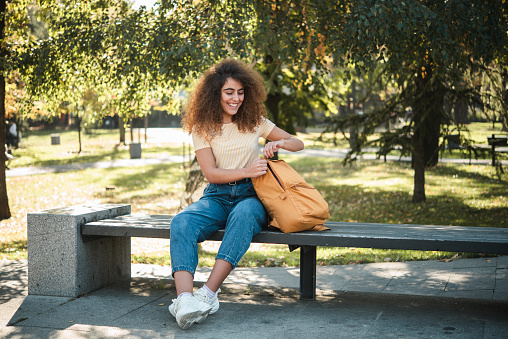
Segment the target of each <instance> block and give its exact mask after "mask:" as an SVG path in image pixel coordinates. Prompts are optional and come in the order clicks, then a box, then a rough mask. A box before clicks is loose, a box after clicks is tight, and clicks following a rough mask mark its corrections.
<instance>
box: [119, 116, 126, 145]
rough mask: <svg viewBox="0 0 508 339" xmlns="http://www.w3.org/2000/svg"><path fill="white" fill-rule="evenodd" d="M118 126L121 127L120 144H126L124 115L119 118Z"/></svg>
mask: <svg viewBox="0 0 508 339" xmlns="http://www.w3.org/2000/svg"><path fill="white" fill-rule="evenodd" d="M118 128H119V129H120V145H121V144H124V145H125V125H124V124H123V117H119V118H118Z"/></svg>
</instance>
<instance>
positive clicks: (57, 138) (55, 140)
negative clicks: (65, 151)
mask: <svg viewBox="0 0 508 339" xmlns="http://www.w3.org/2000/svg"><path fill="white" fill-rule="evenodd" d="M51 145H60V134H51Z"/></svg>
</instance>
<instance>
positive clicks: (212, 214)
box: [170, 180, 268, 275]
mask: <svg viewBox="0 0 508 339" xmlns="http://www.w3.org/2000/svg"><path fill="white" fill-rule="evenodd" d="M267 224H268V215H267V213H266V210H265V208H264V207H263V204H262V203H261V201H260V200H259V199H258V197H257V195H256V192H255V191H254V187H253V186H252V182H251V181H250V180H249V181H248V182H246V183H242V184H236V185H229V184H208V186H207V187H206V189H205V191H204V193H203V196H202V197H201V199H200V200H198V201H196V202H195V203H193V204H191V205H190V206H188V207H187V208H185V209H184V210H182V211H181V212H180V213H178V214H177V215H176V216H175V217H174V218H173V220H172V221H171V237H170V241H171V243H170V253H171V266H172V269H173V274H174V273H175V272H178V271H188V272H190V273H191V274H192V275H194V273H195V271H196V267H197V266H198V245H197V244H198V243H199V242H203V241H205V240H206V239H208V238H209V237H210V236H212V235H213V234H214V233H215V232H217V230H219V229H225V230H226V231H225V234H224V238H223V239H222V243H221V245H220V248H219V252H218V254H217V257H216V259H222V260H225V261H227V262H229V263H230V264H231V265H232V266H233V268H235V267H236V265H237V264H238V262H239V261H240V259H241V258H242V256H243V255H244V254H245V252H247V250H248V248H249V246H250V243H251V241H252V237H253V236H254V235H256V234H258V233H259V232H260V231H261V230H262V228H263V227H266V226H267Z"/></svg>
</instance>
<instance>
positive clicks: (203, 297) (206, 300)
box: [193, 287, 220, 322]
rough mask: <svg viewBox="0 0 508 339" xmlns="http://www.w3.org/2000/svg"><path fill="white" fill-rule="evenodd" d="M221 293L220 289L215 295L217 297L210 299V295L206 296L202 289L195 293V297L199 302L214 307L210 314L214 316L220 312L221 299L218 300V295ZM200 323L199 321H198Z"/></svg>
mask: <svg viewBox="0 0 508 339" xmlns="http://www.w3.org/2000/svg"><path fill="white" fill-rule="evenodd" d="M219 293H220V288H219V290H218V291H217V293H215V296H214V297H213V298H209V297H208V294H206V291H205V290H204V289H203V287H201V288H200V289H199V290H197V291H196V292H194V294H193V295H194V297H195V298H196V299H198V300H199V301H202V302H204V303H206V304H208V305H210V306H211V307H212V310H211V311H210V314H214V313H215V312H217V311H218V310H219V298H217V295H218V294H219ZM198 322H199V321H198Z"/></svg>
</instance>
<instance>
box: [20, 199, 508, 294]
mask: <svg viewBox="0 0 508 339" xmlns="http://www.w3.org/2000/svg"><path fill="white" fill-rule="evenodd" d="M130 213H131V208H130V205H111V204H103V205H77V206H71V207H65V208H59V209H53V210H46V211H41V212H36V213H29V214H28V293H29V294H36V295H53V296H69V297H77V296H80V295H82V294H85V293H88V292H91V291H93V290H96V289H99V288H101V287H104V286H107V285H109V284H113V283H115V282H117V281H119V280H122V279H126V278H130V276H131V252H130V238H131V237H152V238H169V236H170V232H169V231H170V224H171V218H172V216H169V215H133V214H130ZM326 226H328V227H329V228H331V230H329V231H323V232H315V231H307V232H301V233H281V232H278V231H269V230H267V231H262V232H261V233H260V234H258V235H256V236H255V237H254V239H253V242H255V243H270V244H287V245H289V246H290V248H292V249H294V248H297V247H301V252H300V298H301V299H310V300H313V299H315V296H316V247H317V246H332V247H365V248H383V249H408V250H427V251H434V250H435V251H451V252H471V253H495V254H508V229H507V228H495V227H489V228H486V227H463V226H430V225H412V224H372V223H352V222H327V223H326ZM223 234H224V233H223V231H219V232H217V233H215V234H214V235H213V236H212V238H211V239H210V240H216V241H220V240H221V239H222V236H223Z"/></svg>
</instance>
